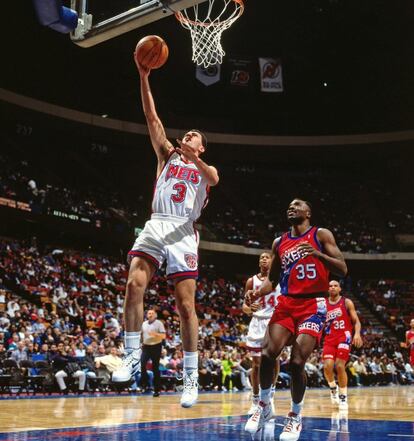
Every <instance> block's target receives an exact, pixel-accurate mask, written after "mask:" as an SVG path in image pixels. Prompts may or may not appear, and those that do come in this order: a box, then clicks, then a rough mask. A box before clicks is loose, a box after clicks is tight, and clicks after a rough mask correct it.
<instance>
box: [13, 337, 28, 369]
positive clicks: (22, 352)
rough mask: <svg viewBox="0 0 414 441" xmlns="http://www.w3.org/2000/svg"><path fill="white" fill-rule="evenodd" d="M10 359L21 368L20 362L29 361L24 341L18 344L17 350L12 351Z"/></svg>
mask: <svg viewBox="0 0 414 441" xmlns="http://www.w3.org/2000/svg"><path fill="white" fill-rule="evenodd" d="M10 358H11V359H12V360H14V361H15V362H16V363H17V364H18V365H19V366H20V362H21V361H23V360H25V361H26V360H27V359H28V354H27V348H26V345H25V344H24V342H23V341H19V342H18V343H17V348H16V349H15V350H14V351H12V353H11V355H10Z"/></svg>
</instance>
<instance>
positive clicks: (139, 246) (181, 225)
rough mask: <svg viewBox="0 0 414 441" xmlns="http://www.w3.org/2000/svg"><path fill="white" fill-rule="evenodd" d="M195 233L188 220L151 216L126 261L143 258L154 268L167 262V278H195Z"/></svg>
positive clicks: (196, 260)
mask: <svg viewBox="0 0 414 441" xmlns="http://www.w3.org/2000/svg"><path fill="white" fill-rule="evenodd" d="M198 242H199V236H198V232H197V231H196V230H195V228H194V223H193V221H190V220H188V219H187V218H180V217H175V216H167V215H162V214H153V215H152V216H151V220H149V221H147V222H146V223H145V227H144V229H143V230H142V232H141V234H140V235H139V236H138V237H137V239H136V241H135V243H134V246H133V247H132V250H131V251H130V252H129V253H128V258H129V260H131V259H132V258H133V257H135V256H138V257H143V258H145V259H147V260H148V261H149V262H151V263H152V264H153V265H154V266H155V268H157V269H158V268H160V267H161V265H162V264H163V262H164V261H165V260H166V261H167V278H168V279H171V280H174V279H196V278H197V277H198Z"/></svg>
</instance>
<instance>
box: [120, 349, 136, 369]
mask: <svg viewBox="0 0 414 441" xmlns="http://www.w3.org/2000/svg"><path fill="white" fill-rule="evenodd" d="M134 360H139V357H138V358H135V357H134V351H131V352H128V353H126V355H125V358H124V359H123V364H124V366H125V367H129V366H132V364H133V363H134Z"/></svg>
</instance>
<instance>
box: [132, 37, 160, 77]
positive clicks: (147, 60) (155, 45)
mask: <svg viewBox="0 0 414 441" xmlns="http://www.w3.org/2000/svg"><path fill="white" fill-rule="evenodd" d="M134 56H135V59H136V60H137V61H138V63H139V64H141V65H142V66H145V67H147V68H148V69H158V68H159V67H161V66H162V65H163V64H164V63H165V62H166V61H167V59H168V46H167V44H166V43H165V41H164V40H163V39H162V38H161V37H159V36H158V35H147V36H146V37H144V38H141V40H139V41H138V44H137V47H136V48H135V54H134Z"/></svg>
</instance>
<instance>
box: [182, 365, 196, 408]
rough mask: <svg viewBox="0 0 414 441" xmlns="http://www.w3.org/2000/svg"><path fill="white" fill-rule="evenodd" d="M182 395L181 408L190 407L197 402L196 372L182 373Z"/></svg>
mask: <svg viewBox="0 0 414 441" xmlns="http://www.w3.org/2000/svg"><path fill="white" fill-rule="evenodd" d="M183 387H184V389H183V394H182V395H181V400H180V403H181V406H182V407H191V406H193V405H194V404H195V403H196V402H197V398H198V372H197V370H193V371H190V372H186V371H184V373H183Z"/></svg>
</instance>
